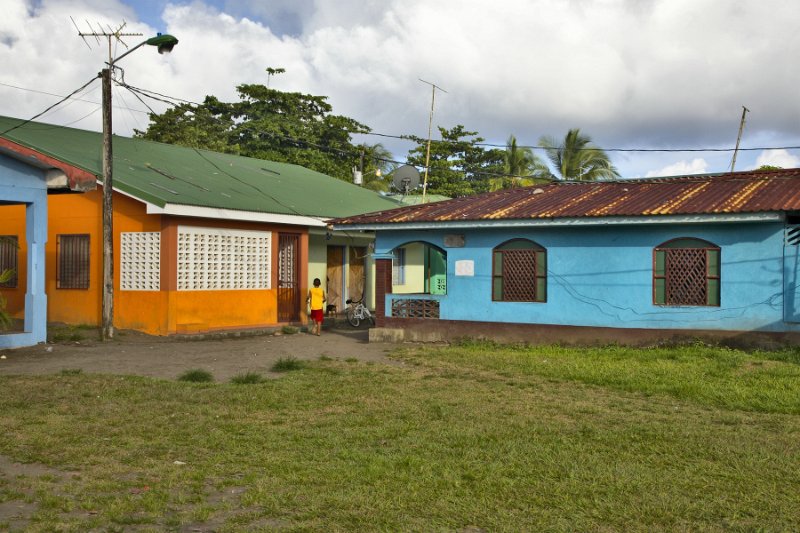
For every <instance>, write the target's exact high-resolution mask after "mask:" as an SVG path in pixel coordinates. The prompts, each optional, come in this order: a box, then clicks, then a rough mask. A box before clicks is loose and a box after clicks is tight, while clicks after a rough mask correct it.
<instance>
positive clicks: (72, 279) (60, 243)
mask: <svg viewBox="0 0 800 533" xmlns="http://www.w3.org/2000/svg"><path fill="white" fill-rule="evenodd" d="M56 249H57V250H56V256H57V259H56V261H57V264H58V272H57V277H56V288H58V289H88V288H89V236H88V235H58V236H57V238H56Z"/></svg>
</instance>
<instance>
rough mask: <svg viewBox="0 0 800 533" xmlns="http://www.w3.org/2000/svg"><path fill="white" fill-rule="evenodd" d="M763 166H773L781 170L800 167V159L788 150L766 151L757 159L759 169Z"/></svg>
mask: <svg viewBox="0 0 800 533" xmlns="http://www.w3.org/2000/svg"><path fill="white" fill-rule="evenodd" d="M763 165H772V166H775V167H781V168H796V167H800V157H797V156H794V155H792V154H790V153H789V152H787V151H786V150H782V149H781V150H764V151H763V152H761V154H759V156H758V158H757V159H756V166H755V168H758V167H760V166H763Z"/></svg>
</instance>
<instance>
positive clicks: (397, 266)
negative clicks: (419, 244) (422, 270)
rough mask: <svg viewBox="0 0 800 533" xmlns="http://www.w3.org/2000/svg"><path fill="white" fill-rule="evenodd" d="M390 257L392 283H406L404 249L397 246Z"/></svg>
mask: <svg viewBox="0 0 800 533" xmlns="http://www.w3.org/2000/svg"><path fill="white" fill-rule="evenodd" d="M393 255H394V257H393V258H392V285H405V284H406V249H405V248H397V249H395V251H394V253H393Z"/></svg>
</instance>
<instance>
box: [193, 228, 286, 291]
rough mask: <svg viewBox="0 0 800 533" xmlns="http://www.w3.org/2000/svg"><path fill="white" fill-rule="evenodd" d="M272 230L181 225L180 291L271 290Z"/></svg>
mask: <svg viewBox="0 0 800 533" xmlns="http://www.w3.org/2000/svg"><path fill="white" fill-rule="evenodd" d="M271 275H272V233H271V232H269V231H250V230H233V229H221V228H199V227H193V226H179V227H178V290H179V291H208V290H241V289H269V288H270V286H271Z"/></svg>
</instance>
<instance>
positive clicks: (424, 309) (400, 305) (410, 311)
mask: <svg viewBox="0 0 800 533" xmlns="http://www.w3.org/2000/svg"><path fill="white" fill-rule="evenodd" d="M392 317H396V318H439V300H422V299H407V298H402V299H401V298H398V299H394V300H392Z"/></svg>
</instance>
